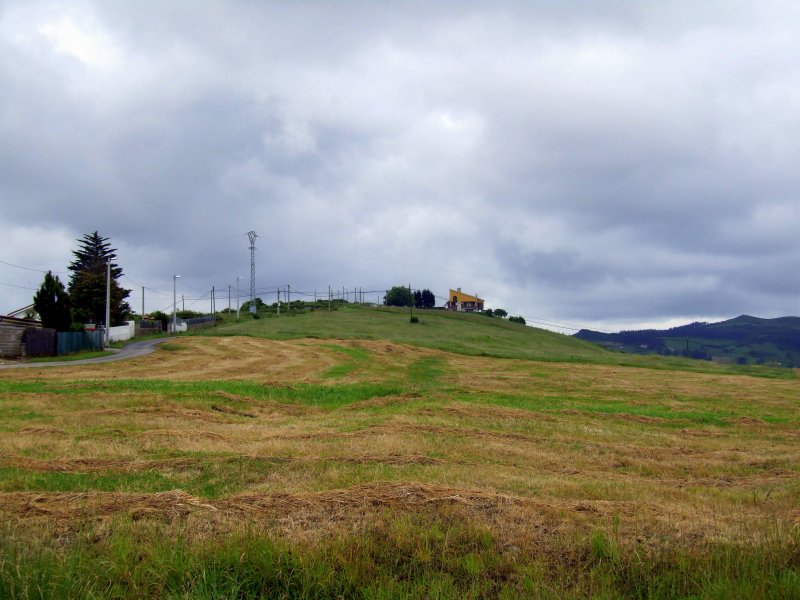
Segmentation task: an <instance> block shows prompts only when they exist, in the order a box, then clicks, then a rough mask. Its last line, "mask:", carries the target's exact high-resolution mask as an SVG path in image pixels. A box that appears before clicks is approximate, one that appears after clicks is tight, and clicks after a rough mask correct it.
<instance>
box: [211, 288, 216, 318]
mask: <svg viewBox="0 0 800 600" xmlns="http://www.w3.org/2000/svg"><path fill="white" fill-rule="evenodd" d="M211 314H212V315H214V314H216V312H215V311H214V286H213V285H212V286H211Z"/></svg>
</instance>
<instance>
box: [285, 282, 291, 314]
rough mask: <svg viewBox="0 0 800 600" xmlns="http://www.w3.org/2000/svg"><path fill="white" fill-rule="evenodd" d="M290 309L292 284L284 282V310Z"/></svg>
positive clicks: (289, 310) (288, 310)
mask: <svg viewBox="0 0 800 600" xmlns="http://www.w3.org/2000/svg"><path fill="white" fill-rule="evenodd" d="M291 311H292V286H290V285H289V284H288V283H287V284H286V312H291Z"/></svg>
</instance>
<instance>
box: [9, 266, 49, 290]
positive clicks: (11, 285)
mask: <svg viewBox="0 0 800 600" xmlns="http://www.w3.org/2000/svg"><path fill="white" fill-rule="evenodd" d="M45 272H46V271H45ZM0 285H7V286H8V287H13V288H19V289H21V290H31V291H32V292H36V291H38V289H37V288H29V287H25V286H23V285H14V284H13V283H3V282H2V281H0Z"/></svg>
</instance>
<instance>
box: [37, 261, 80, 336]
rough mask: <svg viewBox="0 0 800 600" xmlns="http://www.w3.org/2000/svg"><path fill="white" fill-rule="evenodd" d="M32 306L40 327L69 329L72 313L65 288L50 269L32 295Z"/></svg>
mask: <svg viewBox="0 0 800 600" xmlns="http://www.w3.org/2000/svg"><path fill="white" fill-rule="evenodd" d="M33 308H34V310H36V312H37V313H39V317H40V318H41V320H42V327H51V328H53V329H55V330H57V331H69V328H70V326H71V325H72V314H71V311H70V302H69V297H68V295H67V290H65V289H64V284H63V283H61V280H60V279H59V278H58V275H53V273H51V272H50V271H48V272H47V274H46V275H45V276H44V281H43V282H42V285H41V287H39V289H38V291H37V292H36V294H34V296H33Z"/></svg>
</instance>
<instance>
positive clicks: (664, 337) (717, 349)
mask: <svg viewBox="0 0 800 600" xmlns="http://www.w3.org/2000/svg"><path fill="white" fill-rule="evenodd" d="M574 337H576V338H577V339H580V340H585V341H589V342H594V343H596V344H600V345H602V346H603V347H605V348H608V349H613V350H618V351H619V350H622V351H624V352H631V353H636V354H661V355H667V356H670V355H678V356H686V355H687V345H688V355H689V356H691V357H692V358H700V359H706V360H714V361H716V362H720V363H738V364H759V365H761V364H768V365H774V366H784V367H795V366H798V364H800V318H798V317H780V318H777V319H760V318H758V317H753V316H750V315H741V316H738V317H736V318H734V319H729V320H727V321H721V322H718V323H690V324H688V325H681V326H679V327H673V328H671V329H663V330H661V329H643V330H638V331H620V332H619V333H600V332H598V331H591V330H588V329H581V330H580V331H579V332H578V333H576V334H575V336H574Z"/></svg>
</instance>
